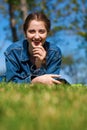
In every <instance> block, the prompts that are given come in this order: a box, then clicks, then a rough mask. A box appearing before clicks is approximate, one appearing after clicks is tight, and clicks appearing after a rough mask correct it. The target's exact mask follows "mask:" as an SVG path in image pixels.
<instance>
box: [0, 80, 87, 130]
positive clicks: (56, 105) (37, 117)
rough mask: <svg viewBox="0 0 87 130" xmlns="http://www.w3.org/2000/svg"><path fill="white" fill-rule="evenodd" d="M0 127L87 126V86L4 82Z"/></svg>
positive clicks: (51, 129) (72, 129)
mask: <svg viewBox="0 0 87 130" xmlns="http://www.w3.org/2000/svg"><path fill="white" fill-rule="evenodd" d="M0 130H87V86H85V85H81V84H77V85H75V84H74V85H71V86H70V85H54V86H46V85H41V84H36V85H32V84H30V85H29V84H15V83H8V84H7V83H4V82H3V83H0Z"/></svg>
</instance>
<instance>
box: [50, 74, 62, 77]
mask: <svg viewBox="0 0 87 130" xmlns="http://www.w3.org/2000/svg"><path fill="white" fill-rule="evenodd" d="M51 77H52V78H60V77H61V75H58V74H53V75H51Z"/></svg>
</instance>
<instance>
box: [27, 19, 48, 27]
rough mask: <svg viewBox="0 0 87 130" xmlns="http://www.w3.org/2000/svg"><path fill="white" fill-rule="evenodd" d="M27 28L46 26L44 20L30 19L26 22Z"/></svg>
mask: <svg viewBox="0 0 87 130" xmlns="http://www.w3.org/2000/svg"><path fill="white" fill-rule="evenodd" d="M28 28H34V29H36V28H37V29H38V28H46V27H45V23H44V21H37V20H31V21H30V23H29V24H28Z"/></svg>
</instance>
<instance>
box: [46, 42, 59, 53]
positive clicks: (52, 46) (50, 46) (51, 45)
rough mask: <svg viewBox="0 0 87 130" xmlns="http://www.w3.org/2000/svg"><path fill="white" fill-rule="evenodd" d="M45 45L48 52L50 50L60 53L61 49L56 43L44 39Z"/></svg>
mask: <svg viewBox="0 0 87 130" xmlns="http://www.w3.org/2000/svg"><path fill="white" fill-rule="evenodd" d="M45 46H46V49H47V51H48V52H50V51H51V52H56V53H59V54H61V49H60V47H59V46H58V45H57V44H55V43H51V42H47V41H46V43H45Z"/></svg>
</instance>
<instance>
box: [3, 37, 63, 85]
mask: <svg viewBox="0 0 87 130" xmlns="http://www.w3.org/2000/svg"><path fill="white" fill-rule="evenodd" d="M44 48H45V49H46V51H47V55H46V64H45V65H42V66H41V67H40V68H39V69H36V68H35V65H33V64H32V63H31V61H30V57H29V52H28V42H27V40H26V39H25V40H22V41H18V42H16V43H14V44H12V45H10V46H9V47H8V48H7V50H6V51H5V60H6V82H9V81H13V82H16V83H30V82H31V80H32V77H36V76H40V75H44V74H59V72H60V67H61V59H62V55H61V50H60V49H59V47H58V46H56V45H53V44H51V43H50V42H47V41H46V42H45V44H44Z"/></svg>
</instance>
